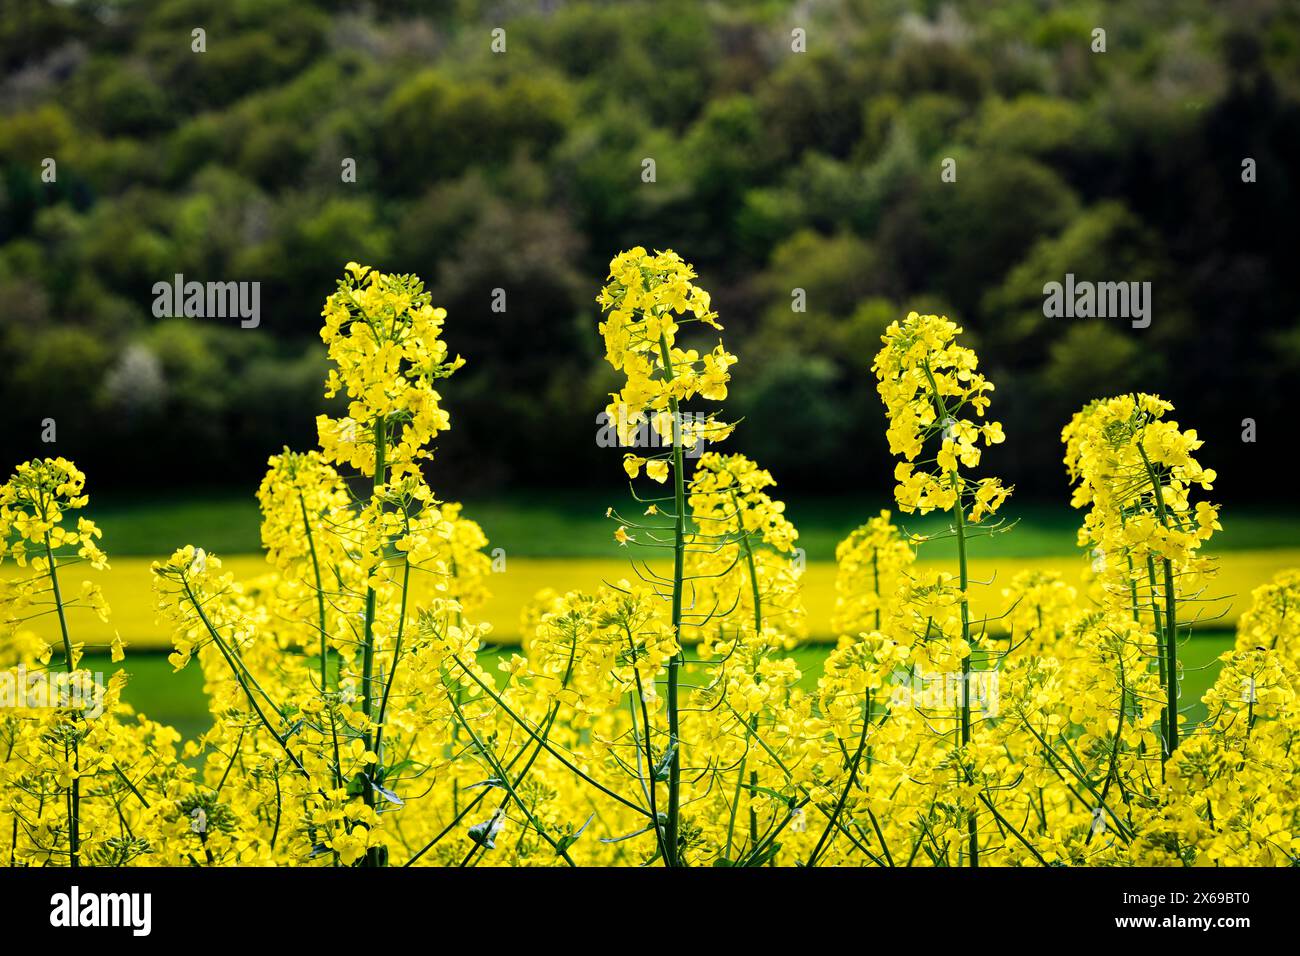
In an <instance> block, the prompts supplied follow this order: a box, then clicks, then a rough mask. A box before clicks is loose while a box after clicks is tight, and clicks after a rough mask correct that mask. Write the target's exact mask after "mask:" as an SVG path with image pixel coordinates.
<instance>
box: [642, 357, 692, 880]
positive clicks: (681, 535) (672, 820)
mask: <svg viewBox="0 0 1300 956" xmlns="http://www.w3.org/2000/svg"><path fill="white" fill-rule="evenodd" d="M659 352H660V355H661V356H662V358H663V363H664V374H665V375H666V376H667V378H668V381H670V382H671V381H672V380H673V360H672V354H671V352H670V351H669V349H668V338H667V336H665V335H664V334H663V333H662V332H661V333H660V334H659ZM668 408H669V411H671V413H672V416H673V504H674V510H675V512H676V521H675V522H674V525H673V599H672V600H673V635H674V637H676V639H677V652H676V653H675V654H673V656H672V658H671V659H670V660H669V661H668V694H667V697H668V746H669V748H670V751H671V758H670V761H669V765H668V821H667V825H666V828H665V829H666V836H665V839H664V844H665V847H664V848H665V850H666V851H667V852H666V853H665V855H664V864H665V865H666V866H679V865H680V859H679V857H678V853H677V851H678V846H677V825H678V818H679V817H680V814H681V805H680V804H681V778H682V764H681V751H680V749H679V748H678V746H677V741H678V739H679V737H680V726H679V720H680V715H679V712H678V702H677V684H678V680H679V678H680V675H681V668H682V660H683V658H682V578H683V577H684V575H685V564H686V475H685V474H684V465H683V461H682V459H683V455H682V422H681V413H680V409H679V407H678V404H677V399H676V398H670V399H669V400H668ZM651 785H652V786H653V781H652V782H651ZM656 825H658V822H657V821H656Z"/></svg>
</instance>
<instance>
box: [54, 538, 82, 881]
mask: <svg viewBox="0 0 1300 956" xmlns="http://www.w3.org/2000/svg"><path fill="white" fill-rule="evenodd" d="M45 559H46V560H47V561H48V562H49V564H50V588H51V589H52V590H53V592H54V607H55V610H57V611H58V614H59V631H60V633H61V634H62V635H63V658H64V659H63V664H64V666H65V667H66V668H67V670H68V673H69V674H71V673H72V671H73V664H72V638H71V637H70V636H69V635H68V617H67V614H66V613H65V612H64V610H63V594H62V592H61V591H60V590H59V575H58V573H57V571H56V570H55V560H54V548H52V547H51V546H50V536H49V534H48V533H47V534H46V535H45ZM72 771H73V777H72V785H71V786H70V787H69V789H68V861H69V862H68V865H69V866H72V867H77V866H80V865H81V778H80V777H79V776H77V775H78V774H79V773H80V771H81V754H80V753H79V752H78V749H77V744H76V741H75V740H74V741H73V744H72Z"/></svg>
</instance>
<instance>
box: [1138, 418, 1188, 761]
mask: <svg viewBox="0 0 1300 956" xmlns="http://www.w3.org/2000/svg"><path fill="white" fill-rule="evenodd" d="M1137 450H1138V454H1139V455H1141V456H1142V464H1144V465H1146V469H1147V477H1148V478H1149V479H1150V480H1151V488H1152V491H1153V492H1154V493H1155V499H1156V514H1157V515H1158V516H1159V518H1160V523H1161V524H1162V525H1164V526H1165V527H1166V528H1168V527H1169V512H1168V511H1166V510H1165V493H1164V489H1163V487H1162V486H1161V484H1160V476H1159V475H1157V474H1156V470H1155V467H1154V466H1153V465H1152V464H1151V459H1150V458H1148V457H1147V450H1146V449H1145V448H1144V447H1143V446H1142V443H1141V442H1138V444H1137ZM1160 563H1161V564H1162V565H1163V569H1164V580H1165V621H1164V632H1165V633H1164V641H1163V644H1164V647H1163V651H1164V658H1163V665H1164V671H1165V694H1166V697H1167V701H1168V703H1167V705H1166V718H1167V721H1168V723H1167V725H1166V726H1167V730H1168V735H1167V737H1166V740H1165V752H1164V759H1165V760H1168V759H1169V758H1170V757H1171V756H1173V753H1174V751H1175V750H1177V749H1178V613H1177V603H1178V595H1177V593H1176V592H1175V591H1174V566H1173V562H1171V561H1170V560H1169V559H1168V558H1163V559H1162V560H1161V562H1160ZM1156 628H1157V630H1159V622H1157V625H1156Z"/></svg>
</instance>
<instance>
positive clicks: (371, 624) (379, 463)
mask: <svg viewBox="0 0 1300 956" xmlns="http://www.w3.org/2000/svg"><path fill="white" fill-rule="evenodd" d="M387 437H388V436H387V432H386V431H385V428H384V420H383V418H377V419H375V481H374V489H375V491H378V490H379V489H380V488H382V487H383V485H384V481H385V471H386V468H385V463H384V455H385V452H386V450H387V449H386V442H387ZM383 557H384V556H383V555H382V554H381V555H380V556H379V560H380V561H381V562H382V561H383ZM375 600H376V595H375V589H374V587H373V586H371V585H370V584H367V585H366V620H365V629H364V631H363V633H362V650H361V686H362V688H363V692H362V698H361V712H362V713H363V714H365V717H366V732H365V738H364V739H365V745H366V750H371V749H372V748H373V747H374V734H373V732H372V724H371V722H370V721H371V719H372V717H373V716H374V708H375V702H374V694H373V692H372V686H371V685H372V684H373V683H374V674H375ZM361 799H362V801H363V802H364V803H365V805H366V806H367V807H371V808H373V807H374V805H375V790H374V787H372V786H371V785H370V781H369V780H365V781H362V785H361ZM384 856H385V854H384V853H383V849H382V848H381V847H370V848H369V849H368V850H366V863H365V865H366V866H383V858H384Z"/></svg>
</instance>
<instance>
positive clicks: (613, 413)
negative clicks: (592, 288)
mask: <svg viewBox="0 0 1300 956" xmlns="http://www.w3.org/2000/svg"><path fill="white" fill-rule="evenodd" d="M694 278H695V269H694V268H693V267H692V266H691V265H690V263H688V262H685V261H684V260H683V259H682V258H681V256H679V255H677V253H675V252H673V251H672V250H671V249H669V250H666V251H664V252H659V253H655V254H654V255H650V254H648V253H647V252H646V251H645V249H643V248H642V247H641V246H637V247H635V248H633V249H629V250H628V251H626V252H621V253H619V254H618V255H617V256H615V257H614V259H613V260H612V261H611V262H610V264H609V281H608V282H607V283H606V284H605V287H604V288H603V289H601V290H600V295H599V296H597V297H596V301H597V302H598V303H600V308H601V311H602V312H603V313H605V320H604V321H603V322H601V323H600V333H601V335H602V336H603V337H604V339H605V360H606V361H608V362H609V364H610V365H611V366H613V367H614V369H615V370H617V371H621V372H623V373H624V374H625V375H626V376H627V381H626V384H624V386H623V388H622V389H620V390H619V391H618V392H616V393H613V394H611V396H610V397H611V399H612V400H611V402H610V404H609V406H608V407H607V408H606V409H605V411H606V414H607V416H608V421H609V423H610V424H611V425H614V426H615V427H616V429H617V433H618V438H619V441H620V443H621V444H623V445H625V446H631V445H634V444H637V441H636V438H637V432H638V429H639V428H640V427H641V426H643V425H644V424H646V423H648V424H649V427H650V428H652V429H653V431H654V432H655V434H656V435H657V436H658V438H659V442H658V443H659V444H662V445H672V444H673V443H674V419H677V422H676V424H677V426H678V428H679V429H680V441H681V445H682V447H684V448H687V449H693V448H695V447H696V445H697V444H698V442H699V441H700V440H706V441H715V442H716V441H721V440H722V439H723V438H725V437H726V436H727V435H729V434H730V433H731V431H732V428H733V427H734V426H732V425H728V424H725V423H723V422H719V421H717V420H716V419H715V417H714V415H713V414H712V413H709V414H708V415H703V416H691V417H689V418H688V417H687V416H683V415H681V414H680V410H679V405H680V403H682V402H685V401H688V400H690V399H692V398H694V397H695V396H697V395H698V396H699V397H701V398H704V399H708V400H709V401H722V400H723V399H725V398H726V397H727V383H728V381H730V379H731V373H730V371H729V369H730V368H731V366H732V365H734V364H735V363H736V357H735V356H734V355H732V354H731V353H729V352H728V351H727V350H726V349H725V348H723V345H722V342H721V341H719V342H718V344H717V346H716V347H715V348H714V349H713V350H712V351H711V352H706V353H704V354H702V355H701V354H700V353H699V352H698V351H696V350H695V349H683V348H681V347H680V346H678V344H677V338H678V335H679V333H680V331H681V325H682V324H684V323H689V322H699V323H702V324H704V325H708V326H710V327H711V328H714V329H718V330H721V328H722V326H721V325H719V324H718V316H717V313H715V312H713V311H712V310H711V309H710V300H709V294H708V292H706V291H705V290H704V289H701V288H700V287H699V286H697V285H695V284H694V282H693V281H692V280H693V279H694ZM645 463H646V459H645V458H641V457H640V456H637V455H629V456H628V458H627V459H626V461H625V462H624V466H625V467H626V468H627V470H628V473H629V475H631V476H632V477H635V476H636V475H637V474H638V473H639V472H640V469H641V467H642V465H643V464H645ZM646 470H647V474H649V475H650V477H651V478H653V479H654V480H656V481H665V480H667V477H668V469H667V467H666V462H665V463H660V464H658V465H656V464H655V463H654V462H650V465H649V466H647V469H646Z"/></svg>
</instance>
